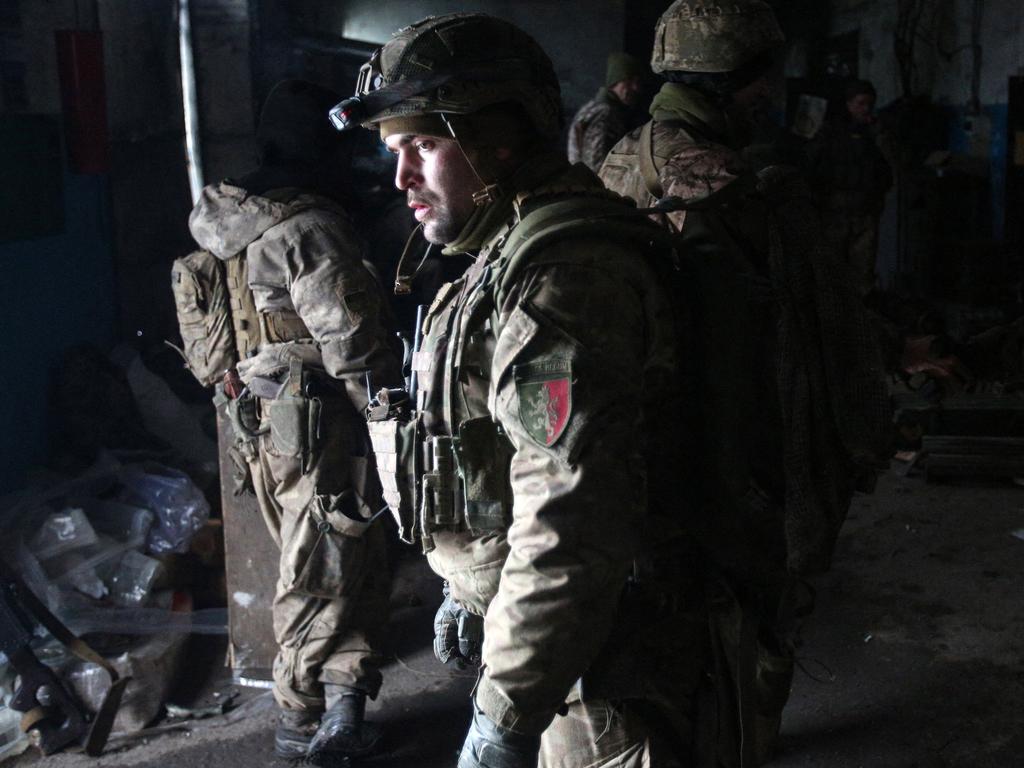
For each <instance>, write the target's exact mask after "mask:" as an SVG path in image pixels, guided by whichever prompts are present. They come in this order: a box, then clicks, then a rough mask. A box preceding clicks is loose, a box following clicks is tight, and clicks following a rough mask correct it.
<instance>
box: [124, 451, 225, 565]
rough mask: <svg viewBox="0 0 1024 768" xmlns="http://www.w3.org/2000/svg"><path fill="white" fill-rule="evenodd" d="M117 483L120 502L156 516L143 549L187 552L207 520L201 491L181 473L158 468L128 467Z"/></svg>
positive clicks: (208, 506) (205, 504)
mask: <svg viewBox="0 0 1024 768" xmlns="http://www.w3.org/2000/svg"><path fill="white" fill-rule="evenodd" d="M118 480H119V481H120V482H121V484H122V485H123V486H124V487H125V491H124V494H123V497H122V501H124V502H126V503H128V504H132V505H135V506H141V507H145V508H146V509H149V510H150V511H152V512H154V513H155V514H156V522H155V523H154V524H153V527H152V528H151V529H150V531H149V537H148V539H147V541H146V549H147V551H148V552H151V553H153V554H165V553H167V552H177V553H179V554H184V553H185V552H187V551H188V545H189V541H190V540H191V539H192V536H193V535H194V534H195V533H196V531H198V530H199V529H200V528H202V527H203V524H204V523H206V521H207V520H208V519H209V517H210V505H209V503H208V502H207V501H206V497H205V496H203V493H202V491H200V490H199V488H198V487H197V486H196V484H195V483H193V482H192V480H191V479H190V478H189V476H188V475H186V474H185V473H184V472H179V471H178V470H176V469H171V468H170V467H165V466H163V465H161V464H154V463H145V464H130V465H127V466H125V467H123V468H122V470H121V472H120V473H119V475H118Z"/></svg>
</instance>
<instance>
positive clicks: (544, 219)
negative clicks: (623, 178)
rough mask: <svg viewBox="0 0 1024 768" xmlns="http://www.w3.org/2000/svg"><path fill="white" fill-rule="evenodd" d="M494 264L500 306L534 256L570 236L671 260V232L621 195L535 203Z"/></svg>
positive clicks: (587, 196) (580, 197) (672, 250)
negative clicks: (509, 289)
mask: <svg viewBox="0 0 1024 768" xmlns="http://www.w3.org/2000/svg"><path fill="white" fill-rule="evenodd" d="M507 237H508V240H507V242H506V243H505V245H504V247H503V248H502V249H501V255H500V256H499V258H498V260H497V262H496V263H495V265H494V273H495V275H496V282H497V286H496V290H495V294H494V298H495V308H496V309H497V308H499V307H501V305H502V303H503V301H504V296H505V286H510V285H512V284H513V283H514V281H515V279H516V278H517V277H518V276H519V275H520V274H521V273H522V270H523V269H524V268H525V267H526V266H527V265H528V264H529V262H530V261H531V260H532V258H533V257H534V256H535V255H536V254H537V253H539V252H540V251H542V250H544V249H545V248H547V247H549V246H551V245H552V244H554V243H555V242H557V241H559V240H563V239H565V238H568V237H599V238H601V239H604V240H611V241H614V242H620V243H624V244H630V245H633V246H634V247H635V248H636V249H637V250H638V251H643V252H645V253H659V254H662V255H665V256H670V257H671V258H673V259H674V253H675V251H674V247H673V240H672V235H671V233H670V232H668V231H666V230H665V229H664V228H662V227H659V226H658V225H657V224H655V223H654V222H653V221H651V220H650V218H649V217H648V215H647V213H646V212H645V211H642V210H638V209H637V208H636V207H635V206H634V205H633V204H632V203H631V202H627V201H626V200H625V199H622V198H619V199H613V198H609V197H608V196H606V195H600V196H598V195H590V194H578V195H572V196H570V197H567V198H565V199H563V200H559V201H558V202H553V203H550V204H549V205H545V206H542V207H539V208H537V209H535V210H533V211H531V212H530V213H528V214H527V215H526V216H524V217H523V219H522V220H521V221H520V222H519V223H518V224H517V225H516V226H514V227H513V228H512V230H511V231H510V232H509V233H508V235H507Z"/></svg>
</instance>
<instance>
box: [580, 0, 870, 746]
mask: <svg viewBox="0 0 1024 768" xmlns="http://www.w3.org/2000/svg"><path fill="white" fill-rule="evenodd" d="M782 43H783V34H782V30H781V29H780V27H779V25H778V22H777V20H776V18H775V15H774V13H773V11H772V9H771V7H770V6H769V5H768V4H767V3H766V2H764V1H763V0H729V2H719V0H688V1H687V2H683V1H682V0H677V2H674V3H673V4H672V5H671V6H669V8H668V9H667V10H666V11H665V13H664V14H663V15H662V16H661V18H660V19H659V21H658V25H657V29H656V31H655V42H654V52H653V58H652V62H651V64H652V68H653V69H654V71H655V72H657V73H660V74H661V75H662V76H663V77H664V78H665V79H666V80H667V82H666V83H665V84H664V85H663V86H662V88H661V90H660V91H659V93H658V94H657V96H656V97H655V99H654V101H653V102H652V104H651V109H650V111H651V116H652V117H653V120H651V122H649V123H647V124H646V125H645V126H643V127H642V128H639V129H637V130H634V131H633V132H631V133H630V134H629V135H627V136H626V137H625V138H623V140H622V141H620V142H619V143H618V144H617V145H616V147H615V148H614V149H613V150H612V151H611V153H610V154H609V156H608V158H607V159H606V161H605V163H604V165H603V166H602V168H601V172H600V175H601V178H602V180H603V181H604V182H605V183H606V184H607V186H608V188H609V189H611V190H613V191H615V192H618V193H620V194H623V195H626V196H628V197H631V198H633V199H634V200H636V201H637V202H638V204H640V205H641V206H644V207H647V206H650V205H653V204H654V203H655V201H657V200H658V199H665V200H666V201H667V200H669V199H670V198H674V199H675V203H676V205H673V206H670V210H672V212H671V213H668V214H667V215H659V216H658V217H657V218H658V219H659V220H660V221H661V222H662V223H663V225H664V226H665V227H666V229H668V230H670V231H673V232H675V233H677V238H678V242H680V243H681V244H685V243H688V242H689V243H691V245H692V244H693V243H694V242H699V243H701V248H702V251H701V257H700V258H699V259H698V260H697V261H695V262H693V264H694V265H695V266H696V267H697V269H696V270H695V274H696V275H697V276H698V278H700V279H703V282H702V283H701V284H700V288H701V290H700V291H699V292H698V300H699V301H700V302H701V303H700V304H699V306H695V307H694V311H695V315H696V319H697V323H698V325H699V328H700V331H699V332H696V333H695V341H696V344H695V345H694V349H695V352H694V356H693V358H694V360H695V366H694V368H695V370H696V381H697V389H698V392H699V393H700V402H701V406H702V409H703V410H702V418H703V433H702V434H703V435H704V438H705V440H706V442H705V444H704V446H703V449H702V452H701V456H700V460H701V461H702V463H703V465H704V466H705V467H706V472H705V476H706V477H707V478H709V479H710V482H711V487H710V491H711V493H710V496H709V497H708V498H707V499H706V501H707V502H708V504H709V505H711V506H712V507H713V508H716V509H717V510H718V514H717V515H716V520H717V521H718V523H719V524H720V527H719V530H714V529H710V530H705V531H703V533H702V536H701V544H702V546H703V548H704V549H705V551H706V552H707V553H708V555H709V560H710V562H711V563H713V564H714V566H715V569H716V572H717V577H718V578H709V579H708V582H707V583H708V589H709V594H711V592H715V593H716V594H717V595H718V599H716V600H713V601H712V602H713V603H714V605H715V606H716V608H715V609H714V610H711V622H710V626H711V628H712V632H711V643H712V645H713V646H714V647H715V648H716V649H717V651H718V653H717V655H716V660H715V662H716V663H715V670H714V679H715V688H716V701H717V708H718V712H719V718H718V728H719V729H720V730H721V731H722V732H723V733H726V734H732V737H731V738H720V739H719V740H718V745H717V749H716V751H717V753H718V754H717V758H718V760H719V761H720V763H721V764H722V765H727V766H733V765H755V764H760V763H762V762H764V761H766V760H768V759H770V757H771V754H772V750H773V748H774V744H775V740H776V737H777V735H778V729H779V725H780V722H781V715H782V709H783V707H784V705H785V703H786V701H787V699H788V697H789V686H790V681H791V678H792V673H793V653H794V641H795V635H796V629H797V627H798V622H797V619H798V618H799V617H800V616H801V615H802V614H804V613H806V612H808V611H809V610H810V608H811V603H812V601H811V600H810V597H809V594H808V593H806V591H805V590H804V589H803V585H802V583H801V581H800V579H801V578H802V577H803V576H806V575H808V574H811V573H816V572H820V571H822V570H824V569H826V568H827V567H828V565H829V562H830V558H831V555H832V549H833V546H834V543H835V540H836V536H837V535H838V532H839V529H840V527H841V525H842V523H843V520H844V519H845V516H846V513H847V510H848V509H849V504H850V501H851V499H852V496H853V493H854V490H855V489H860V490H865V489H868V488H870V487H871V485H872V483H873V479H874V473H875V470H876V469H877V468H878V467H879V466H884V464H885V462H886V460H887V456H888V453H887V448H888V446H887V434H888V427H889V416H890V413H889V409H888V398H887V390H886V386H885V380H884V375H883V368H882V365H881V361H880V359H879V356H878V354H877V350H876V349H875V338H874V334H873V331H872V329H871V327H870V325H869V324H868V323H867V320H866V318H865V317H864V312H863V307H862V306H861V303H860V301H859V299H858V297H857V295H856V294H855V293H854V291H853V290H851V286H850V281H849V280H848V279H847V278H846V276H845V273H844V272H843V270H842V268H841V265H840V263H839V261H838V259H837V258H836V255H835V253H834V252H833V251H831V250H830V249H828V248H827V247H826V246H824V245H823V241H824V238H823V237H822V234H821V227H820V222H819V221H818V217H817V211H816V206H815V201H814V199H813V196H812V195H811V193H810V191H809V189H808V188H807V186H806V184H805V183H804V182H803V181H802V179H801V177H800V174H799V173H798V172H797V171H796V169H793V168H787V167H783V166H770V167H767V168H764V169H759V170H758V172H757V173H755V172H754V169H752V168H750V167H749V166H748V165H747V163H746V162H745V161H744V159H743V154H742V152H743V150H744V149H745V148H746V147H747V145H748V143H749V141H750V138H751V135H752V134H751V130H750V129H751V128H752V127H753V124H754V120H753V118H754V117H755V116H756V114H757V113H758V111H759V110H760V108H761V107H762V106H763V105H764V104H765V103H766V101H767V99H768V97H769V95H770V89H769V80H768V74H769V72H770V70H771V68H772V64H773V59H774V58H775V56H776V55H777V53H778V52H779V50H780V47H781V45H782ZM679 203H683V204H684V205H682V206H680V205H678V204H679ZM687 205H688V206H691V207H692V206H696V207H698V208H700V207H705V208H706V209H709V212H707V213H705V214H704V216H703V217H701V216H695V214H694V212H693V210H692V208H691V209H688V208H687V207H686V206H687ZM709 219H713V220H714V221H716V222H717V223H718V226H717V227H714V228H712V229H708V228H707V227H706V224H707V222H708V220H709ZM730 526H732V527H731V529H730ZM716 764H718V763H716Z"/></svg>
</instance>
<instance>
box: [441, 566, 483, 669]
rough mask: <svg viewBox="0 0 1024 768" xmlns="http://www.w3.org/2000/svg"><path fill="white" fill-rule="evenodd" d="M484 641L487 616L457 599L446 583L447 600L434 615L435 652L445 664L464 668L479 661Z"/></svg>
mask: <svg viewBox="0 0 1024 768" xmlns="http://www.w3.org/2000/svg"><path fill="white" fill-rule="evenodd" d="M483 642H484V620H483V619H482V618H481V617H480V616H477V615H476V614H474V613H470V612H469V611H467V610H466V609H465V608H463V607H462V606H461V605H459V603H458V601H457V600H455V599H454V598H453V597H452V596H451V593H450V591H449V588H448V584H447V583H445V585H444V601H443V602H442V603H441V607H440V608H438V609H437V613H436V614H435V615H434V655H435V656H436V657H437V659H438V661H440V662H441V663H442V664H448V663H450V662H454V663H455V664H456V665H457V666H458V667H459V668H460V669H461V668H463V667H465V666H467V665H478V664H479V663H480V655H481V651H482V649H483Z"/></svg>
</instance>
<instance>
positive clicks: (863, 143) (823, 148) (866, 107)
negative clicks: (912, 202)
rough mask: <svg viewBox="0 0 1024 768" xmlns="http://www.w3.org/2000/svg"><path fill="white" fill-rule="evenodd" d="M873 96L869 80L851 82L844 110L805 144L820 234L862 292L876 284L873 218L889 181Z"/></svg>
mask: <svg viewBox="0 0 1024 768" xmlns="http://www.w3.org/2000/svg"><path fill="white" fill-rule="evenodd" d="M875 99H876V94H875V87H874V86H873V85H872V84H871V83H869V82H868V81H866V80H855V81H853V82H852V83H850V84H849V85H848V86H847V88H846V102H845V109H844V110H843V114H842V115H841V116H839V117H838V118H836V119H834V120H831V121H829V122H828V123H826V124H825V126H824V127H823V128H822V129H821V131H820V132H819V133H818V135H817V136H816V137H815V138H814V140H813V141H812V142H811V143H810V145H809V146H808V147H807V162H808V175H809V176H810V178H811V183H812V185H813V186H814V188H815V189H816V191H818V192H820V194H821V200H822V217H823V224H824V227H825V234H826V236H827V237H828V239H829V242H830V243H831V244H832V246H833V247H834V248H835V249H836V251H837V252H838V253H839V255H840V257H841V258H842V259H843V260H844V261H845V262H846V263H847V264H849V265H850V267H851V269H852V270H853V272H854V275H855V279H856V280H857V284H858V288H859V290H860V292H861V294H863V295H867V294H868V293H869V292H870V291H871V289H872V288H874V287H875V261H876V259H877V257H878V221H879V219H880V218H881V215H882V209H883V208H884V207H885V196H886V194H887V193H888V192H889V189H890V188H891V187H892V169H891V168H890V166H889V163H888V162H887V161H886V159H885V156H884V155H883V154H882V151H881V150H880V149H879V147H878V144H877V143H876V142H875V137H874V131H875V126H876V120H875V114H874V112H875Z"/></svg>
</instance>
